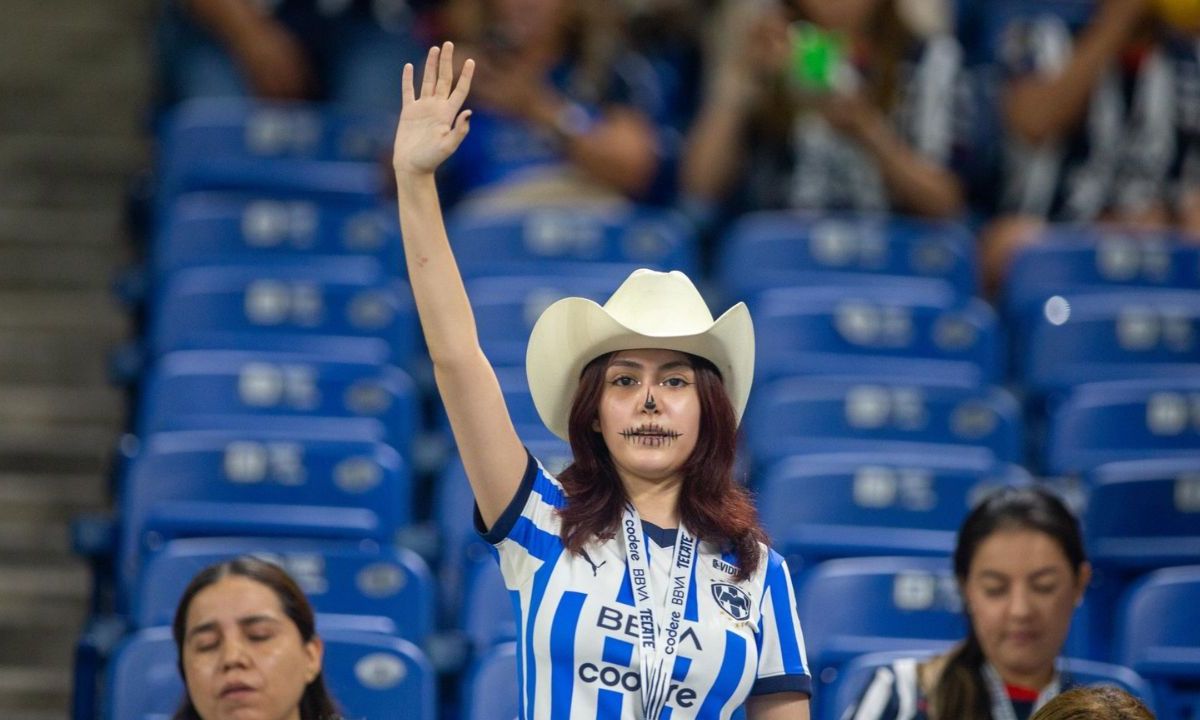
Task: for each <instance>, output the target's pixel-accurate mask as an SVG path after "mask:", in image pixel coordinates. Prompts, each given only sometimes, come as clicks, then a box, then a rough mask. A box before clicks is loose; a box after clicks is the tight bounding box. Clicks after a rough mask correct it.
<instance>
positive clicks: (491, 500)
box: [392, 42, 525, 527]
mask: <svg viewBox="0 0 1200 720" xmlns="http://www.w3.org/2000/svg"><path fill="white" fill-rule="evenodd" d="M453 62H454V46H453V45H452V44H451V43H448V42H447V43H445V44H444V45H443V46H442V47H441V48H437V47H433V48H430V50H429V56H428V57H427V58H426V61H425V73H424V77H423V78H422V82H421V93H420V97H417V95H416V94H415V93H414V89H413V67H412V65H411V64H409V65H405V66H404V76H403V80H402V84H403V99H404V106H403V110H402V111H401V113H400V123H399V125H398V126H397V128H396V142H395V146H394V149H393V154H392V165H393V167H394V169H395V171H396V188H397V193H398V200H399V206H400V231H401V234H402V235H403V236H404V255H405V261H406V263H407V266H408V277H409V282H411V283H412V291H413V296H414V298H415V299H416V303H417V313H418V314H419V315H420V317H421V328H422V330H424V332H425V342H426V344H427V345H428V346H429V355H430V358H431V359H432V360H433V369H434V377H435V378H436V380H437V386H438V392H439V393H440V394H441V397H442V402H443V403H444V404H445V406H446V413H447V414H448V415H449V417H450V427H451V428H452V429H453V431H454V439H455V441H456V442H457V443H458V452H459V454H460V455H461V456H462V461H463V466H464V467H465V468H466V471H467V477H468V478H469V479H470V481H471V490H472V491H473V492H474V493H475V502H476V503H477V504H478V505H479V512H480V514H481V515H482V517H483V520H484V522H485V523H487V525H488V527H491V526H492V525H493V524H494V523H495V522H496V519H497V518H499V517H500V513H501V512H503V510H504V508H505V507H507V506H508V504H509V502H510V501H511V500H512V498H513V496H514V495H515V494H516V491H517V487H518V485H519V484H520V481H521V475H522V473H523V471H524V469H525V450H524V448H523V447H522V445H521V441H520V439H519V438H518V437H517V433H516V430H515V429H514V428H513V424H512V419H511V418H510V417H509V415H508V408H507V407H506V406H505V404H504V396H503V394H502V393H501V391H500V383H499V381H498V380H497V379H496V373H495V371H494V370H492V366H491V364H490V363H488V360H487V358H486V357H484V354H483V350H482V349H481V348H480V347H479V336H478V334H477V333H476V329H475V315H474V313H473V312H472V311H471V305H470V302H469V301H468V300H467V293H466V290H465V289H464V288H463V282H462V276H461V275H459V272H458V265H457V264H456V263H455V261H454V254H453V253H452V252H451V250H450V241H449V239H448V238H447V237H446V226H445V224H444V223H443V221H442V210H441V203H440V202H439V201H438V195H437V188H436V186H435V185H434V179H433V172H434V170H435V169H436V168H437V166H438V165H440V164H441V163H442V162H443V161H444V160H445V159H446V158H447V157H449V156H450V155H451V154H452V153H453V152H454V151H455V150H456V149H457V148H458V146H459V144H460V143H462V140H463V138H464V137H466V135H467V130H468V127H469V124H468V122H469V119H470V115H471V112H470V111H469V110H463V109H462V106H463V102H464V101H465V100H466V98H467V93H468V91H469V90H470V88H471V77H472V75H473V74H474V71H475V64H474V62H473V61H471V60H467V61H466V63H465V64H464V65H463V69H462V74H461V76H460V77H459V79H458V84H457V85H456V86H455V85H454V70H453V67H454V65H453Z"/></svg>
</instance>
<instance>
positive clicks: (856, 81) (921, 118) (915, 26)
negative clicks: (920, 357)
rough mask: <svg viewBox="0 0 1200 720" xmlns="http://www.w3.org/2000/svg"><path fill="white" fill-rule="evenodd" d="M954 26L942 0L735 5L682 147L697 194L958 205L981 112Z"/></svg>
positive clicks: (742, 200) (788, 201)
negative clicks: (966, 79) (970, 94)
mask: <svg viewBox="0 0 1200 720" xmlns="http://www.w3.org/2000/svg"><path fill="white" fill-rule="evenodd" d="M794 21H799V22H795V23H794V24H793V22H794ZM951 25H952V23H951V22H950V12H949V10H948V9H947V8H946V6H945V3H944V2H942V1H941V0H937V2H933V3H932V4H931V2H930V0H842V1H840V2H836V3H834V2H828V1H827V0H792V1H791V2H790V3H780V2H776V1H766V2H764V1H763V0H756V1H754V2H748V1H747V0H730V1H729V2H726V3H725V6H724V8H723V9H722V10H721V11H720V14H719V16H718V17H717V19H716V21H715V22H714V23H713V27H712V30H713V37H712V38H710V42H709V53H708V63H709V64H708V71H707V73H706V74H707V77H706V81H705V87H704V102H703V105H702V107H701V109H700V112H699V114H698V117H697V120H696V122H695V124H694V126H693V128H692V130H691V132H690V135H689V138H688V145H687V148H686V150H685V156H684V161H683V169H682V181H681V182H682V187H683V191H684V193H685V194H686V196H687V200H688V202H689V203H691V204H693V206H694V207H695V208H697V209H707V210H709V211H712V210H716V209H718V208H721V207H722V205H724V208H723V209H725V210H730V211H733V212H739V211H743V210H755V209H771V208H799V209H809V210H847V211H860V212H861V211H867V212H878V211H889V210H891V211H898V212H905V213H911V214H915V215H921V216H928V217H952V216H956V215H959V214H961V213H962V212H963V211H964V207H965V199H964V198H965V190H964V187H963V183H962V181H961V180H960V178H959V176H958V174H957V172H956V170H957V169H958V167H960V166H961V165H962V164H964V163H965V162H966V161H967V160H968V158H967V147H968V145H969V144H968V143H967V142H965V140H964V138H965V133H964V130H966V129H969V128H970V127H971V108H970V107H968V105H969V103H966V104H965V103H964V92H963V90H964V85H963V74H962V49H961V47H960V46H959V43H958V42H957V41H956V40H955V38H954V36H953V34H952V27H951Z"/></svg>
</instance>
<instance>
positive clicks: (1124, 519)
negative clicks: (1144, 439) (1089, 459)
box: [1084, 447, 1200, 570]
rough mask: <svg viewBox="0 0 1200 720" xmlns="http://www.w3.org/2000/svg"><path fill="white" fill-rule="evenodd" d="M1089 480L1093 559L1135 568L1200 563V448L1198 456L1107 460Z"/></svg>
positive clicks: (1087, 522)
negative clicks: (1107, 462)
mask: <svg viewBox="0 0 1200 720" xmlns="http://www.w3.org/2000/svg"><path fill="white" fill-rule="evenodd" d="M1085 484H1086V487H1087V489H1088V502H1087V511H1086V513H1085V514H1084V531H1085V534H1086V535H1087V538H1088V544H1089V550H1088V554H1089V556H1090V557H1091V558H1092V562H1094V563H1096V564H1103V565H1108V566H1115V567H1119V568H1126V569H1133V570H1146V569H1153V568H1159V567H1165V566H1168V565H1188V564H1193V563H1200V447H1197V448H1196V453H1195V455H1193V456H1192V457H1183V458H1167V459H1155V460H1137V461H1127V462H1118V463H1109V464H1106V465H1101V466H1099V467H1097V468H1095V469H1093V470H1092V471H1091V472H1089V473H1088V474H1087V476H1086V483H1085Z"/></svg>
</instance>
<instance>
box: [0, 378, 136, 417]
mask: <svg viewBox="0 0 1200 720" xmlns="http://www.w3.org/2000/svg"><path fill="white" fill-rule="evenodd" d="M124 421H125V398H124V396H123V395H122V394H121V393H120V392H119V391H118V390H116V389H115V388H111V387H105V386H103V385H101V386H92V387H87V386H75V387H71V386H59V385H24V384H22V385H13V384H8V383H5V384H0V426H3V425H4V424H6V423H16V422H24V423H29V424H42V425H64V424H65V425H78V424H80V423H87V424H96V425H103V426H106V427H111V428H119V427H121V426H122V425H123V423H124Z"/></svg>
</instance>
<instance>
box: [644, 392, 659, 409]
mask: <svg viewBox="0 0 1200 720" xmlns="http://www.w3.org/2000/svg"><path fill="white" fill-rule="evenodd" d="M642 409H643V410H645V411H646V412H656V411H657V410H658V404H657V403H655V402H654V396H653V395H651V394H650V393H646V401H645V402H644V403H642Z"/></svg>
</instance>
